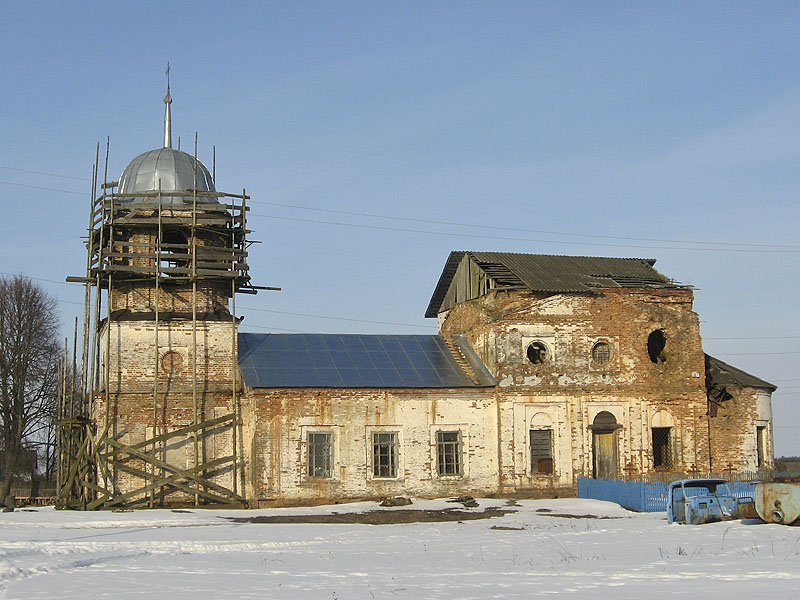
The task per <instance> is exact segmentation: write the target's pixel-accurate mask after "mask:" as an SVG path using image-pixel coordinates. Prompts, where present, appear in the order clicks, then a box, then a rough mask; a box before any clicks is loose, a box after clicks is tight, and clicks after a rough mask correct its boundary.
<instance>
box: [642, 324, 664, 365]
mask: <svg viewBox="0 0 800 600" xmlns="http://www.w3.org/2000/svg"><path fill="white" fill-rule="evenodd" d="M666 345H667V338H666V336H665V335H664V332H663V331H662V330H661V329H656V330H655V331H653V332H652V333H651V334H650V335H649V336H648V337H647V354H649V355H650V360H651V361H652V362H654V363H662V362H666V361H667V355H666V354H665V353H664V348H665V347H666Z"/></svg>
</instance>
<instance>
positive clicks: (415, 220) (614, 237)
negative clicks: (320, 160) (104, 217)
mask: <svg viewBox="0 0 800 600" xmlns="http://www.w3.org/2000/svg"><path fill="white" fill-rule="evenodd" d="M249 203H250V204H265V205H269V206H281V207H284V208H295V209H300V210H312V211H316V212H324V213H333V214H340V215H350V216H355V217H370V218H374V219H389V220H393V221H407V222H411V223H429V224H431V225H453V226H456V227H472V228H476V229H493V230H498V231H519V232H524V233H544V234H547V235H568V236H572V237H586V238H599V239H610V240H632V241H636V242H660V243H668V244H709V245H714V246H753V247H759V248H793V249H800V246H797V245H784V244H752V243H748V242H705V241H693V240H669V239H659V238H643V237H629V236H618V235H600V234H593V233H570V232H568V231H546V230H542V229H524V228H519V227H503V226H498V225H478V224H475V223H459V222H457V221H434V220H431V219H418V218H413V217H397V216H392V215H381V214H377V213H360V212H353V211H348V210H334V209H330V208H316V207H313V206H302V205H299V204H282V203H279V202H264V201H261V200H250V201H249Z"/></svg>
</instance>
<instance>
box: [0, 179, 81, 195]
mask: <svg viewBox="0 0 800 600" xmlns="http://www.w3.org/2000/svg"><path fill="white" fill-rule="evenodd" d="M0 183H1V184H3V185H15V186H17V187H24V188H31V189H33V190H45V191H48V192H62V193H64V194H75V195H77V196H85V195H86V192H73V191H72V190H57V189H55V188H49V187H42V186H39V185H27V184H24V183H14V182H12V181H0Z"/></svg>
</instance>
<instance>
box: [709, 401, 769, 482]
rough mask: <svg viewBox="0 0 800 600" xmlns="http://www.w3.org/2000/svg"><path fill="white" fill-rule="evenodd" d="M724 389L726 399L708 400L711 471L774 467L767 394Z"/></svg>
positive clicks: (753, 469)
mask: <svg viewBox="0 0 800 600" xmlns="http://www.w3.org/2000/svg"><path fill="white" fill-rule="evenodd" d="M726 391H727V393H728V394H729V395H730V396H731V397H730V398H728V399H727V400H724V401H722V402H716V401H711V402H709V415H710V416H709V430H710V431H709V433H710V443H711V446H712V448H713V453H712V461H711V469H712V471H713V472H723V473H724V472H726V471H733V472H741V471H756V470H758V469H772V468H774V463H775V458H774V450H773V437H772V411H771V404H770V393H769V392H768V391H767V390H761V389H757V388H749V387H740V386H732V385H729V386H726ZM759 437H761V439H760V440H759ZM759 445H760V446H761V447H760V450H761V456H760V457H759ZM759 458H760V459H761V463H760V464H759Z"/></svg>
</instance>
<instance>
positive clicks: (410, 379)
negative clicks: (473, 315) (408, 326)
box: [239, 333, 496, 388]
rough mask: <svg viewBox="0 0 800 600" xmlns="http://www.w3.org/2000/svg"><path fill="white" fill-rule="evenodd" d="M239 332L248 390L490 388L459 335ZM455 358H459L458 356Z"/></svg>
mask: <svg viewBox="0 0 800 600" xmlns="http://www.w3.org/2000/svg"><path fill="white" fill-rule="evenodd" d="M452 342H453V343H452V344H451V345H448V343H447V342H446V341H445V339H444V337H442V336H441V335H358V334H350V335H340V334H279V333H240V334H239V368H240V369H241V372H242V377H243V378H244V382H245V384H246V385H247V386H248V387H251V388H463V387H467V388H476V387H491V386H494V385H495V383H496V382H495V380H494V378H493V377H492V376H491V375H490V374H489V372H488V371H487V370H486V368H485V367H484V366H483V363H481V362H480V359H478V358H477V356H476V355H475V354H474V352H473V351H472V349H471V348H470V347H469V344H468V343H467V341H466V339H463V336H454V339H453V340H452ZM459 354H460V356H459Z"/></svg>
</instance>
